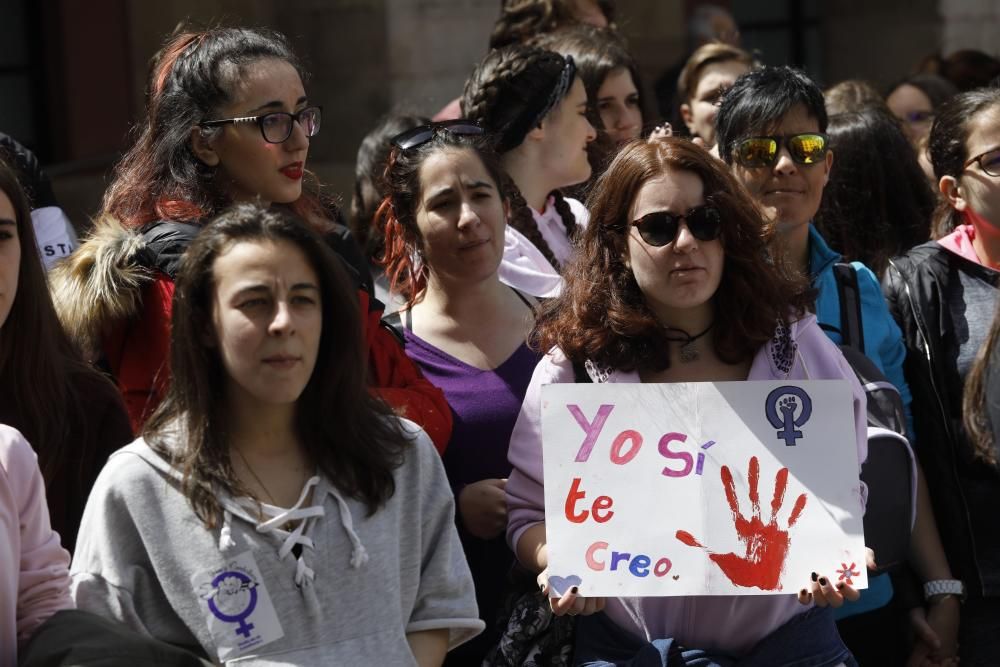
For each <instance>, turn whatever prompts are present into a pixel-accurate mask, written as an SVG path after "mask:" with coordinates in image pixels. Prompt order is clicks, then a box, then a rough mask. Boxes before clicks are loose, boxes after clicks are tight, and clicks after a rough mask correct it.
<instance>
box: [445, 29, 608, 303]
mask: <svg viewBox="0 0 1000 667" xmlns="http://www.w3.org/2000/svg"><path fill="white" fill-rule="evenodd" d="M462 111H463V112H464V114H465V117H466V118H468V119H470V120H472V121H475V122H478V123H479V124H481V125H482V126H483V128H484V129H486V130H487V131H488V132H489V133H490V134H491V135H492V137H493V139H494V148H495V149H496V151H497V153H499V154H500V162H501V164H502V165H503V168H504V170H505V171H506V172H507V174H508V175H509V177H510V179H511V180H512V181H513V184H512V186H511V187H510V188H509V191H510V207H511V211H510V221H509V225H508V230H507V233H506V239H505V247H504V260H503V263H502V264H501V265H500V280H502V281H503V282H505V283H506V284H508V285H511V286H512V287H515V288H517V289H519V290H521V291H524V292H526V293H528V294H531V295H532V296H538V297H549V296H554V295H555V294H557V293H558V292H559V290H560V289H561V286H562V279H561V278H560V277H559V270H560V269H561V268H562V266H563V265H564V264H565V263H566V261H567V260H568V259H569V258H570V255H571V254H572V251H573V239H574V238H575V237H576V236H577V234H578V230H579V229H581V228H582V226H583V225H585V224H586V221H587V210H586V208H584V206H583V204H581V203H580V202H578V201H577V200H575V199H570V198H567V197H564V196H563V195H562V194H561V193H560V192H559V188H563V187H567V186H570V185H576V184H577V183H583V182H584V181H586V180H587V179H588V178H590V174H591V168H590V161H589V157H588V154H587V145H588V144H589V143H590V142H591V141H593V140H594V138H595V137H596V136H597V134H596V132H595V130H594V127H593V126H592V125H591V124H590V121H589V120H588V119H587V115H588V104H587V91H586V89H585V88H584V85H583V81H582V80H581V79H580V78H579V77H578V76H577V73H576V66H575V65H574V63H573V59H572V58H564V57H563V56H561V55H559V54H558V53H553V52H551V51H544V50H541V49H536V48H533V47H527V46H520V45H513V46H507V47H504V48H502V49H496V50H494V51H491V52H490V54H489V55H487V56H486V58H485V59H484V60H483V62H481V63H480V64H479V66H478V67H477V68H476V70H475V72H473V74H472V76H471V77H470V78H469V80H468V81H467V82H466V84H465V93H464V94H463V96H462Z"/></svg>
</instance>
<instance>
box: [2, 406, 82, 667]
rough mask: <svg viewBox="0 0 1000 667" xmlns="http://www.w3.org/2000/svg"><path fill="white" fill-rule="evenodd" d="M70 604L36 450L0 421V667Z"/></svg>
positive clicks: (64, 556)
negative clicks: (41, 626)
mask: <svg viewBox="0 0 1000 667" xmlns="http://www.w3.org/2000/svg"><path fill="white" fill-rule="evenodd" d="M72 607H73V601H72V599H71V598H70V596H69V553H68V552H67V551H66V550H65V549H63V548H62V547H61V546H59V535H58V534H57V533H55V532H53V530H52V527H51V526H50V525H49V510H48V507H47V506H46V504H45V485H44V483H43V482H42V474H41V472H39V470H38V461H37V458H36V457H35V452H34V451H33V450H32V449H31V446H30V445H29V444H28V442H27V441H26V440H25V439H24V436H22V435H21V433H20V432H19V431H17V430H15V429H13V428H11V427H9V426H4V425H2V424H0V667H13V666H14V665H15V664H17V648H18V646H19V645H21V644H23V643H24V642H25V641H27V639H28V638H29V637H30V636H31V633H32V632H34V630H35V628H37V627H38V626H39V625H41V624H42V623H43V622H44V621H45V620H46V619H48V618H49V616H52V614H54V613H56V612H57V611H59V610H60V609H69V608H72Z"/></svg>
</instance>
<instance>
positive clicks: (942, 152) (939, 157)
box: [928, 88, 1000, 237]
mask: <svg viewBox="0 0 1000 667" xmlns="http://www.w3.org/2000/svg"><path fill="white" fill-rule="evenodd" d="M998 106H1000V88H979V89H978V90H970V91H969V92H967V93H959V94H958V95H955V96H954V97H952V98H951V99H950V100H948V101H947V102H945V103H944V104H942V105H941V108H940V109H938V113H937V116H935V117H934V125H932V126H931V135H930V140H929V142H928V146H929V148H930V154H931V164H932V165H934V177H935V178H937V180H938V181H940V180H941V179H942V178H944V177H945V176H952V177H954V178H956V179H958V178H960V177H961V175H962V172H963V171H964V170H965V161H966V160H968V159H969V157H971V156H970V155H969V147H968V145H967V142H968V141H969V134H970V131H971V127H972V123H973V122H974V121H975V119H976V118H977V117H978V116H979V114H980V113H983V112H985V111H987V110H989V109H994V108H996V107H998ZM961 221H962V213H961V212H960V211H956V210H955V209H954V208H952V206H951V204H950V203H949V202H948V200H947V199H944V198H942V200H941V203H940V204H939V205H938V209H937V212H936V213H935V215H934V232H935V236H937V237H940V236H944V235H945V234H947V233H948V232H949V231H951V230H952V229H954V228H955V226H956V225H959V224H961ZM992 222H993V223H994V224H997V223H1000V221H997V220H994V221H992Z"/></svg>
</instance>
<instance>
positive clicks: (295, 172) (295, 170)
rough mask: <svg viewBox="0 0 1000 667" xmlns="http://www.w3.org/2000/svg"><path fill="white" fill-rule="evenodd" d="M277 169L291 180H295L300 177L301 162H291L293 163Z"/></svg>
mask: <svg viewBox="0 0 1000 667" xmlns="http://www.w3.org/2000/svg"><path fill="white" fill-rule="evenodd" d="M278 171H280V172H281V173H282V174H284V175H285V176H286V177H288V178H290V179H292V180H293V181H297V180H299V179H300V178H302V163H301V162H293V163H291V164H289V165H285V166H284V167H282V168H281V169H279V170H278Z"/></svg>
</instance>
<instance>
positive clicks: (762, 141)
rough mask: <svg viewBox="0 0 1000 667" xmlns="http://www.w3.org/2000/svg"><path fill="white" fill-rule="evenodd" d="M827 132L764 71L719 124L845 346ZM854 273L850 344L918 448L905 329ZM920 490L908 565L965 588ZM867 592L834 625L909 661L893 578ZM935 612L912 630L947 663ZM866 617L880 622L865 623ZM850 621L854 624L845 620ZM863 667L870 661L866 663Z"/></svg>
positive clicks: (816, 113) (818, 114)
mask: <svg viewBox="0 0 1000 667" xmlns="http://www.w3.org/2000/svg"><path fill="white" fill-rule="evenodd" d="M826 126H827V115H826V107H825V104H824V102H823V94H822V92H821V91H820V89H819V87H817V86H816V84H815V83H814V82H813V81H812V80H811V79H809V78H808V77H807V76H806V75H805V74H803V73H802V72H800V71H798V70H795V69H792V68H790V67H764V68H761V69H758V70H754V71H752V72H750V73H749V74H746V75H744V76H742V77H740V78H739V79H737V81H736V83H735V84H733V87H732V88H730V90H729V92H728V93H727V94H726V96H725V97H724V98H723V101H722V106H721V107H720V109H719V115H718V118H717V129H718V134H719V155H720V157H722V159H723V160H725V161H726V162H727V163H729V164H731V165H732V170H733V173H734V174H735V175H736V177H737V178H738V179H739V180H741V181H742V182H743V184H744V185H746V186H747V188H748V189H749V190H750V193H751V195H752V196H753V197H754V198H755V199H756V200H757V203H758V205H759V206H761V207H762V208H763V209H764V210H765V211H766V213H767V215H768V216H769V217H771V218H772V219H773V220H774V222H775V224H776V226H777V230H778V232H779V238H777V239H776V243H775V244H774V245H773V248H772V250H773V251H776V252H778V253H782V254H783V255H784V258H785V260H786V261H788V262H790V264H791V266H792V267H793V268H794V269H796V270H797V271H798V272H799V273H800V274H801V275H803V276H806V277H808V278H809V279H810V280H811V282H812V286H813V287H814V288H815V290H816V292H815V294H816V300H815V304H814V305H813V310H814V312H815V313H816V319H817V320H818V322H819V324H820V326H821V327H823V329H824V330H825V331H826V334H827V336H829V338H830V339H831V340H832V341H833V342H835V343H838V344H841V343H843V342H844V335H843V333H842V327H844V322H843V321H842V319H841V312H842V311H841V309H842V307H843V306H844V304H843V303H842V300H841V286H840V285H839V284H838V278H837V276H836V275H835V269H834V267H835V265H836V264H838V263H839V262H840V261H841V257H840V255H839V254H837V253H836V252H834V251H833V250H831V249H830V247H829V246H828V245H827V243H826V240H825V239H824V238H823V237H822V235H821V234H820V233H819V231H818V230H817V229H816V227H815V226H814V225H813V224H812V219H813V217H814V216H815V215H816V212H817V211H818V210H819V206H820V202H821V200H822V197H823V190H824V188H825V186H826V184H827V181H828V179H829V175H830V169H831V168H832V167H833V152H832V151H831V150H830V149H829V146H828V137H827V135H826V134H825V133H824V132H825V130H826ZM851 267H852V268H853V270H854V275H855V276H856V280H857V292H858V295H859V301H860V306H859V309H860V315H861V317H860V320H861V321H860V329H861V336H860V338H861V341H854V345H855V346H857V347H862V348H863V352H864V354H865V356H866V357H868V358H869V359H870V360H871V361H872V362H873V363H874V364H875V365H876V366H877V367H878V368H879V370H881V371H882V373H883V374H884V375H885V377H886V378H887V379H888V380H889V382H891V383H892V384H893V385H894V386H895V387H896V388H897V389H898V390H899V393H900V397H901V399H902V402H903V408H904V410H905V411H906V419H907V433H908V435H909V437H910V440H911V442H912V441H914V440H916V439H918V438H921V439H922V438H924V437H925V436H924V435H923V433H921V432H920V431H916V432H914V429H913V422H912V418H911V415H910V388H909V386H908V385H907V382H906V378H905V377H904V375H903V360H904V358H905V356H906V350H905V347H904V345H903V340H902V335H901V333H900V331H899V327H898V326H897V325H896V323H895V321H894V320H893V318H892V316H891V315H890V314H889V311H888V308H887V306H886V302H885V299H884V298H883V296H882V292H881V289H880V286H879V283H878V280H877V279H876V277H875V274H874V273H872V271H871V270H870V269H869V268H868V267H866V266H865V265H863V264H861V263H860V262H852V263H851ZM918 486H919V491H918V494H917V513H916V522H915V524H914V528H913V535H912V538H911V549H910V561H909V563H910V564H911V565H912V566H913V568H914V570H915V572H916V574H917V575H918V576H919V577H920V579H921V580H922V581H926V582H928V583H931V582H937V583H940V584H941V585H947V586H953V585H960V583H961V582H956V581H955V580H954V579H953V578H952V573H951V569H950V568H949V566H948V562H947V560H946V558H945V555H944V552H943V549H942V547H941V540H940V538H939V536H938V532H937V528H936V526H935V524H934V518H933V513H932V511H931V506H930V498H929V497H928V495H927V493H926V489H925V488H924V486H923V484H922V483H921V484H919V485H918ZM876 558H878V554H876ZM868 584H869V585H868V588H867V589H866V590H865V592H864V594H863V595H862V596H861V600H860V601H859V602H858V603H857V604H851V605H847V606H846V607H845V608H844V609H842V610H838V614H837V615H838V618H841V619H847V620H848V621H851V622H850V623H848V624H847V625H845V624H844V623H843V622H842V623H841V628H842V632H843V633H844V635H845V637H846V638H848V642H849V645H851V646H852V648H854V647H857V651H858V653H859V654H861V653H862V652H865V653H866V654H867V652H868V651H873V652H874V653H873V655H875V656H878V657H876V658H873V659H872V660H870V661H871V662H880V663H881V662H885V663H892V664H894V663H898V662H901V661H903V660H905V653H906V650H905V641H906V640H905V638H904V635H905V627H904V624H903V623H900V621H899V619H898V618H897V617H896V615H895V613H894V612H893V609H892V608H890V607H888V605H889V602H890V601H891V600H892V597H893V586H892V582H891V581H890V579H889V576H888V575H887V574H880V575H877V576H872V577H869V580H868ZM937 611H938V614H937V615H936V616H935V617H934V618H933V619H931V620H932V623H933V630H931V628H930V627H928V626H927V624H926V623H923V622H922V621H920V622H917V623H916V629H917V630H918V632H920V635H919V636H920V638H921V640H922V641H927V644H928V645H931V644H934V645H935V649H934V650H935V656H936V657H939V658H941V659H945V658H948V657H950V656H952V655H953V654H954V650H955V645H954V640H955V630H956V625H957V621H958V616H957V609H953V608H952V607H951V606H950V605H945V606H944V607H941V608H939V609H938V610H937ZM866 612H871V613H872V614H878V615H879V616H878V618H873V617H872V615H871V614H869V615H867V616H862V614H865V613H866ZM850 616H856V617H857V618H855V619H848V617H850ZM854 621H856V622H854ZM935 633H936V636H935ZM932 637H934V638H933V639H931V638H932ZM887 638H888V640H887ZM918 650H920V649H918ZM859 658H861V659H862V661H863V662H864V661H865V660H864V659H863V658H862V657H861V655H859Z"/></svg>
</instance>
